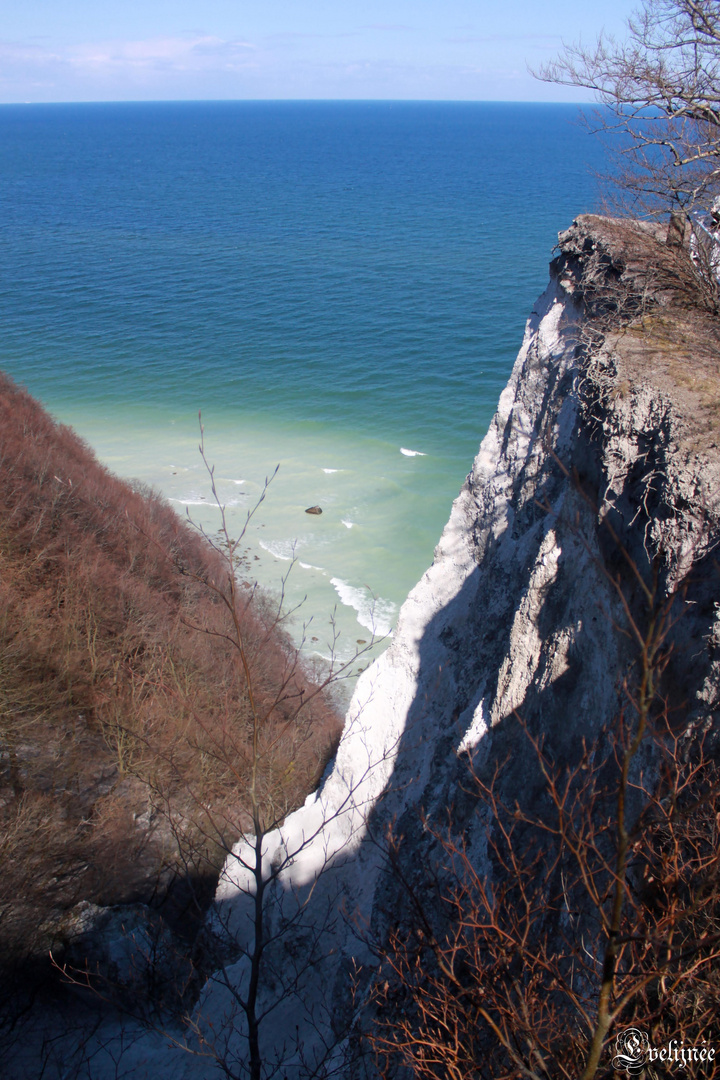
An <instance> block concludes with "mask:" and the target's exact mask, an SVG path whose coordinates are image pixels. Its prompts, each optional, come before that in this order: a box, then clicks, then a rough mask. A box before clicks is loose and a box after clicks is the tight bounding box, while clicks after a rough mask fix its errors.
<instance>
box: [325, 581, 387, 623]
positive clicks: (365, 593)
mask: <svg viewBox="0 0 720 1080" xmlns="http://www.w3.org/2000/svg"><path fill="white" fill-rule="evenodd" d="M330 584H331V585H333V586H334V587H335V591H336V593H337V594H338V596H339V597H340V601H341V603H343V604H345V606H346V607H351V608H354V610H355V611H356V612H357V621H358V622H359V623H360V625H361V626H364V627H365V629H366V630H370V632H371V633H373V634H375V635H377V636H378V637H387V636H389V635H390V634H391V633H392V621H393V616H394V615H395V612H396V611H397V608H396V606H395V604H393V603H392V601H390V600H382V599H380V598H376V597H374V596H373V595H372V593H371V592H370V590H369V589H366V588H365V589H358V588H356V587H355V586H354V585H351V584H350V582H349V581H343V579H342V578H330Z"/></svg>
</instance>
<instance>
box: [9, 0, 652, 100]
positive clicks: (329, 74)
mask: <svg viewBox="0 0 720 1080" xmlns="http://www.w3.org/2000/svg"><path fill="white" fill-rule="evenodd" d="M634 6H635V5H634V4H633V3H632V2H630V0H606V2H605V3H603V5H600V4H589V3H584V2H582V0H574V2H572V0H555V2H554V3H550V2H548V3H542V4H539V3H534V2H532V0H504V2H503V0H492V2H490V0H121V2H120V0H104V2H103V0H99V2H98V0H60V2H59V0H25V2H20V3H18V2H17V0H16V2H15V3H11V2H10V0H3V3H2V9H4V10H3V11H2V14H1V15H0V101H3V102H23V101H132V100H171V99H178V100H184V99H215V98H250V99H252V98H360V99H363V98H368V99H369V98H381V99H382V98H394V99H421V100H422V99H434V100H470V101H472V100H500V101H502V100H506V101H570V100H580V98H581V95H579V94H577V93H573V92H572V91H569V90H567V89H565V88H560V87H552V86H547V85H545V84H542V83H538V82H537V81H536V80H534V79H533V78H532V76H531V75H529V74H528V71H527V67H528V65H531V66H535V65H538V64H540V63H542V61H543V60H545V59H549V58H550V57H552V56H553V55H554V54H555V53H556V52H557V50H558V48H559V47H560V45H561V42H562V41H563V40H565V41H576V40H577V39H578V38H582V40H583V41H587V42H590V41H592V40H594V39H595V37H596V36H597V35H598V33H599V32H600V31H601V30H603V29H604V30H606V31H608V32H610V33H613V32H614V33H620V34H622V32H623V26H624V23H625V20H626V19H627V17H628V15H629V14H630V13H631V12H632V10H633V7H634Z"/></svg>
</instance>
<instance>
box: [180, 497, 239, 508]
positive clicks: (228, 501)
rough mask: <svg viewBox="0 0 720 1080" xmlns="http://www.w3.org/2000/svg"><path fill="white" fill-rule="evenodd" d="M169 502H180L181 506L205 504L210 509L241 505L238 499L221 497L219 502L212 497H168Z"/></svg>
mask: <svg viewBox="0 0 720 1080" xmlns="http://www.w3.org/2000/svg"><path fill="white" fill-rule="evenodd" d="M169 501H170V502H174V503H180V505H181V506H207V507H209V508H210V509H211V510H223V509H226V508H227V507H228V506H241V505H242V504H241V501H240V499H223V500H222V502H221V503H220V504H218V503H216V502H215V500H214V499H203V498H199V499H173V498H172V496H171V497H170V500H169Z"/></svg>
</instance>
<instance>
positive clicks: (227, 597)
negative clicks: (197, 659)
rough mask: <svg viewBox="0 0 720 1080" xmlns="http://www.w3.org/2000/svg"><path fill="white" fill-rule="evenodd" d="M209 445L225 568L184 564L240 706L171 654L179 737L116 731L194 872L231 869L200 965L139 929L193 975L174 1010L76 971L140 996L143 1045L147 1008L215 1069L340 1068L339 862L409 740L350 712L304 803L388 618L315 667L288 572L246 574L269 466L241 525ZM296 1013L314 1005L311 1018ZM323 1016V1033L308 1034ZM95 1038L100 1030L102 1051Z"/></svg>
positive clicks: (145, 962) (135, 1018)
mask: <svg viewBox="0 0 720 1080" xmlns="http://www.w3.org/2000/svg"><path fill="white" fill-rule="evenodd" d="M200 455H201V457H202V460H203V463H204V464H205V467H206V469H207V473H208V477H209V482H210V488H211V491H212V496H213V500H214V504H215V507H216V509H217V511H218V512H219V518H220V524H219V529H218V530H217V531H216V532H215V533H214V534H213V535H210V534H208V533H206V532H205V530H204V529H202V528H201V527H198V528H199V529H200V531H201V532H202V533H203V535H204V536H205V539H206V540H207V542H208V543H209V545H210V547H211V548H212V549H213V551H214V553H215V555H216V556H217V560H218V566H219V568H220V572H219V573H217V574H216V575H215V576H210V575H209V574H204V575H202V576H201V577H198V576H197V575H196V574H195V573H194V572H193V571H192V570H189V569H188V568H187V567H184V566H183V567H181V570H182V573H183V574H184V575H186V576H190V577H191V578H192V579H193V585H200V586H201V587H202V589H203V590H204V591H205V592H206V593H207V594H209V595H210V597H211V598H212V600H213V604H212V606H211V607H210V608H209V609H208V608H205V609H204V612H203V617H202V620H198V621H194V622H193V621H192V620H190V619H189V618H188V617H187V616H186V622H187V624H188V625H192V626H193V628H194V629H195V631H196V633H197V634H198V637H199V638H200V639H203V638H205V639H208V640H212V641H213V642H215V643H217V642H219V643H220V644H221V645H222V646H223V650H221V651H224V653H225V654H226V659H227V671H226V672H225V673H224V676H223V673H221V672H219V678H220V677H225V678H226V679H227V696H226V702H225V707H224V709H221V710H220V711H219V712H218V711H217V710H216V711H215V713H212V712H204V710H203V701H202V700H199V701H198V700H195V693H194V691H195V688H194V686H193V684H192V682H190V683H188V684H187V685H186V684H185V682H184V681H183V680H182V679H178V678H177V676H176V674H175V672H174V671H173V669H172V666H171V665H166V666H165V667H164V668H163V669H162V671H161V672H159V673H158V675H157V676H156V682H157V683H159V684H160V683H161V684H162V686H161V687H159V686H155V690H156V691H157V690H158V689H162V692H163V693H164V694H165V696H166V698H167V701H168V712H173V713H174V716H175V723H174V726H173V737H172V738H171V739H168V738H163V739H158V738H157V737H156V734H155V732H150V733H149V734H148V733H146V732H143V731H141V730H136V729H130V728H128V727H126V726H125V727H122V728H120V727H119V726H118V725H115V728H114V732H113V737H114V738H116V739H117V738H118V737H119V738H120V741H122V742H123V746H124V754H125V757H126V759H127V761H128V763H129V764H128V767H129V768H131V769H136V770H138V771H139V773H140V774H141V775H142V776H143V778H144V780H145V781H146V782H147V783H148V784H150V785H151V786H152V788H153V791H154V795H155V804H156V807H157V808H158V810H159V811H160V813H161V814H162V815H163V816H164V818H165V820H166V821H167V822H168V823H169V825H170V829H171V832H172V835H173V837H174V839H175V844H176V847H177V848H178V850H180V851H181V852H182V853H183V855H184V858H185V860H186V870H187V878H188V882H189V883H190V884H192V880H193V877H195V876H201V875H203V874H204V875H205V876H207V875H208V874H209V875H210V876H211V877H213V878H214V879H215V880H216V881H217V878H218V876H219V878H220V883H219V888H218V895H217V902H216V904H215V906H214V908H213V910H212V913H211V917H210V919H209V920H208V925H207V926H206V927H205V928H204V930H203V931H202V932H201V934H200V937H199V941H198V943H197V947H196V950H195V958H194V959H195V961H196V964H197V971H196V972H195V973H193V976H189V973H188V971H187V965H186V961H187V957H186V956H170V958H169V959H170V963H169V964H168V963H167V957H166V956H162V955H160V956H159V961H158V958H157V957H156V956H155V952H158V950H157V949H155V952H153V948H154V944H155V943H154V942H153V941H151V942H150V947H148V946H146V945H145V943H144V942H143V941H140V940H139V939H138V941H137V943H136V944H137V948H136V949H135V957H134V962H135V966H136V967H137V969H138V970H139V971H141V973H144V972H150V973H151V974H155V969H156V967H157V966H158V962H159V966H160V968H163V967H165V969H166V970H165V971H163V970H161V971H160V972H159V974H160V976H161V978H160V980H159V981H163V980H164V981H165V982H167V980H168V978H170V979H172V977H173V968H174V970H175V972H176V973H177V977H178V979H182V985H178V986H177V987H176V988H175V989H176V991H177V992H176V993H175V995H174V998H175V1001H174V1011H172V1012H171V1011H168V1010H167V1009H166V1010H165V1012H164V1013H163V1010H162V1008H161V1009H158V1008H155V1007H154V1004H155V1003H154V1002H152V1001H151V1002H150V1003H149V1005H150V1007H149V1008H148V1005H147V1003H145V1002H139V1003H138V1002H137V1001H135V1002H133V1001H132V1000H130V1001H128V995H127V993H126V992H125V993H124V992H123V991H124V988H123V987H122V986H121V985H119V984H118V982H117V980H115V981H114V980H113V979H112V978H110V979H108V978H103V977H101V978H98V977H97V974H96V973H94V972H92V971H91V970H90V969H89V967H86V969H85V970H82V969H81V968H79V967H75V968H73V966H72V965H68V964H65V965H63V966H62V971H63V974H64V976H65V978H66V979H67V980H68V981H69V982H71V983H73V984H74V985H75V986H80V987H83V988H89V989H90V990H94V991H95V992H96V993H97V994H99V995H100V996H101V997H103V998H104V999H105V1000H106V1001H108V1002H110V1003H113V1004H117V1003H119V1004H121V1005H122V1006H123V1007H124V1008H125V1011H126V1015H127V1016H128V1026H127V1027H125V1028H123V1029H122V1031H121V1034H122V1035H123V1036H125V1042H126V1043H127V1044H128V1046H129V1045H130V1041H129V1038H128V1037H127V1034H128V1032H129V1031H130V1030H132V1024H133V1023H134V1022H139V1023H143V1022H146V1024H147V1026H148V1027H149V1028H150V1030H151V1031H153V1032H155V1033H156V1034H157V1033H158V1032H159V1033H161V1034H162V1035H163V1036H164V1037H166V1038H168V1039H169V1040H170V1042H171V1043H173V1044H174V1045H175V1047H176V1048H177V1049H178V1050H179V1051H181V1052H187V1053H189V1054H191V1055H193V1056H194V1057H196V1058H200V1059H201V1060H202V1061H203V1062H204V1066H203V1065H201V1066H200V1067H201V1068H203V1067H207V1068H211V1069H212V1071H213V1075H215V1070H217V1074H219V1075H225V1076H227V1077H229V1078H232V1080H270V1078H272V1077H275V1076H288V1077H289V1076H293V1077H298V1078H300V1077H320V1076H326V1075H330V1074H331V1073H330V1072H329V1071H328V1069H332V1067H330V1066H328V1065H327V1061H328V1059H329V1058H330V1056H331V1054H332V1052H333V1050H334V1049H335V1047H336V1044H337V1041H338V1037H339V1033H338V1031H337V1025H335V1031H333V1027H334V1025H333V1018H332V1016H331V1012H332V1002H330V1001H329V1000H328V996H327V992H326V991H327V988H326V986H325V985H324V983H323V976H322V970H323V961H324V960H325V959H326V958H327V957H328V956H331V955H332V953H333V937H334V934H335V930H336V927H338V929H339V920H340V912H339V907H340V905H339V902H338V895H337V894H338V889H337V886H336V884H335V881H334V877H333V874H332V873H331V871H332V869H333V867H334V866H335V865H337V864H338V863H339V862H341V861H342V860H343V858H345V857H346V856H347V854H348V853H349V852H350V851H351V850H352V849H353V847H354V845H355V844H356V842H357V841H358V840H359V838H360V837H361V835H362V833H363V830H364V827H365V820H366V816H367V813H368V809H369V806H370V805H371V804H372V801H373V799H374V797H375V796H376V794H377V791H376V788H377V786H378V784H380V783H381V779H382V776H384V771H383V768H382V767H380V768H378V766H382V765H383V763H384V762H386V761H387V759H388V757H390V756H392V753H393V750H394V747H393V746H391V747H389V748H386V747H377V746H370V745H369V744H368V743H367V740H366V739H364V736H363V733H362V725H361V717H360V715H359V714H356V715H354V716H353V718H352V719H351V720H350V721H348V723H347V724H346V728H345V745H346V746H347V744H348V743H354V749H353V751H352V752H351V753H350V754H349V760H348V762H346V767H345V768H343V767H342V763H341V766H340V768H339V769H336V774H338V776H337V777H334V778H333V780H334V782H333V783H328V784H326V785H325V786H324V787H322V788H321V790H320V791H319V792H318V793H317V794H316V795H315V796H314V797H313V796H310V801H311V803H312V805H311V806H310V807H306V808H305V811H304V813H303V814H302V816H301V817H300V818H297V817H296V816H295V815H293V813H292V811H293V810H294V809H295V808H296V807H297V806H298V803H299V802H301V801H302V799H304V798H305V797H306V796H307V792H308V790H312V788H313V787H315V786H316V785H317V783H318V780H319V779H320V775H321V773H322V770H323V767H324V766H325V765H326V763H327V750H328V745H329V744H332V745H333V747H336V746H337V738H338V737H339V729H337V728H335V730H334V731H333V724H336V723H337V716H336V714H335V713H334V711H333V710H332V709H331V708H330V706H329V703H328V698H327V691H328V690H329V689H330V688H331V687H332V686H333V685H334V684H336V683H337V682H338V680H340V679H342V678H346V677H348V675H349V674H351V672H352V671H353V670H355V669H356V665H357V660H358V658H359V657H360V656H361V655H363V654H364V653H366V652H367V651H368V650H369V649H370V648H372V646H373V645H374V644H375V643H376V641H377V638H376V636H375V634H374V633H373V634H372V639H371V641H370V642H369V643H367V644H366V645H365V646H364V647H363V648H354V649H353V650H352V654H351V655H350V656H349V657H347V658H345V659H338V658H337V651H338V650H337V646H338V641H337V637H338V632H337V630H336V628H335V626H334V623H333V625H332V630H331V635H330V636H331V640H330V641H329V642H328V649H329V653H330V660H329V662H328V663H327V665H326V667H325V668H323V669H322V671H319V670H316V671H315V672H314V678H310V677H309V676H308V673H307V672H306V671H305V670H304V665H303V661H302V652H301V650H302V643H301V645H300V647H297V646H296V645H294V644H292V643H291V642H290V640H289V639H284V638H283V635H284V625H285V618H286V615H287V613H286V612H285V611H284V605H283V593H284V588H283V590H281V595H280V596H279V597H277V598H276V599H275V600H274V601H273V600H271V599H268V598H264V597H263V596H262V595H261V593H260V591H259V590H258V589H257V588H256V587H254V586H252V585H250V584H248V583H246V582H242V581H241V580H240V579H239V577H238V565H239V564H241V563H242V550H243V544H244V539H245V533H246V529H247V526H248V524H249V521H250V520H251V518H252V516H253V515H254V514H255V512H256V511H257V510H258V508H259V506H260V504H261V503H262V501H263V500H264V498H265V494H266V492H267V488H268V484H269V481H266V484H265V488H264V490H263V493H262V495H261V498H260V500H259V502H258V503H257V504H256V505H255V506H254V507H253V509H252V510H251V511H250V513H249V514H248V517H247V519H246V522H245V525H244V527H243V528H242V529H241V531H240V533H239V535H233V534H231V528H230V524H229V521H228V518H227V515H226V510H225V507H224V505H223V503H222V500H221V498H220V495H219V493H218V490H217V486H216V483H215V477H214V468H213V466H212V465H211V464H210V462H209V461H208V458H207V455H206V450H205V443H204V436H203V429H202V425H201V442H200ZM268 665H269V672H268ZM173 706H174V708H173ZM333 734H335V735H336V738H335V739H334V740H333V739H332V736H333ZM341 754H342V751H341ZM347 756H348V755H347V752H346V757H347ZM189 760H190V762H191V765H190V767H189V766H188V761H189ZM298 864H301V865H300V868H299V870H298ZM310 901H312V903H310ZM198 906H199V905H198ZM166 951H167V950H166ZM132 974H134V972H131V975H132ZM156 981H157V980H156ZM189 983H192V984H193V988H194V989H195V991H197V990H198V989H199V988H200V986H201V985H202V984H203V983H204V988H203V989H202V992H201V995H200V999H199V1000H197V993H195V994H189V993H188V992H187V990H188V984H189ZM178 1005H179V1008H178ZM278 1017H285V1020H284V1021H282V1022H279V1021H278V1019H277V1018H278ZM288 1017H292V1018H293V1023H291V1024H288V1023H287V1018H288ZM296 1020H297V1021H301V1023H299V1024H297V1026H296V1023H295V1021H296ZM300 1027H302V1029H303V1031H304V1032H305V1038H304V1039H303V1038H301V1036H300V1034H299V1029H300ZM278 1028H279V1031H280V1034H278ZM308 1032H311V1033H314V1035H315V1036H316V1037H314V1038H308V1037H307V1036H308ZM111 1042H112V1040H111ZM310 1042H312V1046H311V1047H310V1046H309V1045H308V1044H309V1043H310ZM113 1045H114V1044H113ZM94 1046H95V1043H93V1042H92V1041H90V1042H89V1043H88V1047H89V1050H90V1051H92V1050H93V1049H94ZM82 1049H83V1052H84V1048H82ZM120 1049H121V1050H122V1047H120ZM118 1052H119V1051H118ZM86 1056H87V1055H86ZM91 1075H93V1073H92V1070H91ZM97 1075H104V1074H101V1073H100V1072H98V1073H97Z"/></svg>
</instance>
